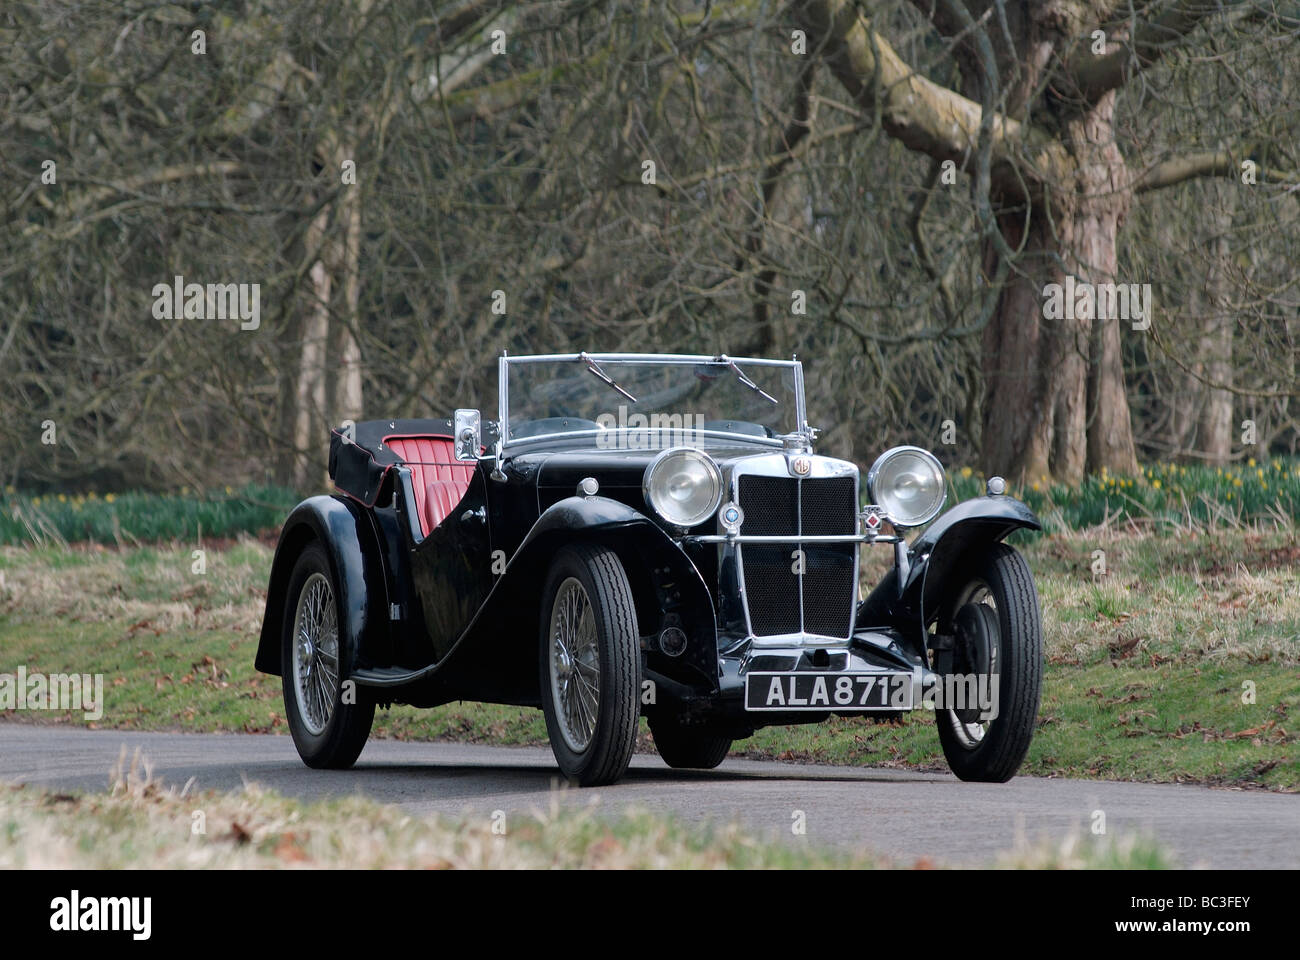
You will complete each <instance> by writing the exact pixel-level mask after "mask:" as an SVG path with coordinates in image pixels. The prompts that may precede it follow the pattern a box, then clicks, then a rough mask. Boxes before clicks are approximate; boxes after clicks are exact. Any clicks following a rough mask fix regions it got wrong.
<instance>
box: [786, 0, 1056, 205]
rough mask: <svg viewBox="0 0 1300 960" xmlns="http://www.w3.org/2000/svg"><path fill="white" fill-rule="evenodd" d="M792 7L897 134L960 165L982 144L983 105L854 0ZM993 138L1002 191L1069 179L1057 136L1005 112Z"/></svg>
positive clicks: (860, 99)
mask: <svg viewBox="0 0 1300 960" xmlns="http://www.w3.org/2000/svg"><path fill="white" fill-rule="evenodd" d="M791 12H792V14H793V16H794V19H795V22H796V23H797V24H798V25H799V26H800V27H802V28H803V29H804V30H806V31H807V32H808V36H809V40H810V41H811V43H812V45H813V46H814V48H816V49H819V51H820V53H821V55H822V57H823V58H824V59H825V60H826V62H827V63H828V64H829V66H830V68H831V70H832V72H833V73H834V74H835V76H836V78H837V79H838V80H839V81H840V83H841V84H842V85H843V86H844V88H845V89H846V90H848V92H849V93H850V94H851V95H852V96H853V98H854V100H856V101H857V103H858V104H859V105H860V106H862V107H863V109H865V110H867V111H868V112H875V111H876V109H877V107H878V108H879V115H880V118H881V125H882V126H883V128H884V130H885V132H886V133H888V134H889V135H890V136H891V137H893V138H894V139H896V140H898V141H899V142H901V143H902V144H903V145H904V146H906V147H908V148H909V149H911V150H915V151H917V152H918V153H924V154H927V155H928V156H931V157H933V158H935V159H936V160H939V161H943V160H952V161H953V162H954V163H956V164H957V165H958V166H962V165H964V164H965V163H966V160H967V159H968V158H969V156H970V155H971V154H972V153H973V152H974V151H975V150H976V149H977V148H978V145H979V135H980V121H981V119H982V117H983V112H982V110H981V109H980V106H979V104H977V103H975V102H974V101H972V100H969V99H967V98H966V97H963V96H962V95H961V94H959V93H956V92H954V91H952V90H949V89H948V88H946V87H942V86H939V85H938V84H936V83H934V82H933V81H931V80H929V79H927V78H926V77H923V76H921V75H920V74H918V73H917V72H916V71H915V70H913V69H912V67H911V66H909V65H908V64H907V63H905V62H904V61H903V59H902V58H901V57H900V56H899V55H898V54H897V53H896V52H895V51H894V48H893V47H891V46H890V45H889V42H888V41H887V40H885V38H884V37H882V36H880V35H879V34H878V33H875V32H874V31H873V30H872V29H871V24H870V21H869V20H867V18H866V17H863V16H861V15H860V14H859V13H858V10H857V8H856V6H855V5H854V3H853V2H852V0H800V2H797V3H795V5H794V6H793V7H792V10H791ZM877 97H879V103H877ZM991 138H992V157H993V162H992V181H993V183H994V184H995V185H996V186H997V187H998V188H999V189H1001V190H1006V191H1013V192H1017V193H1019V192H1021V191H1022V190H1023V188H1024V187H1025V185H1026V184H1029V185H1031V186H1032V185H1035V184H1039V183H1043V182H1047V181H1052V180H1057V179H1061V178H1063V176H1064V174H1065V173H1066V172H1067V171H1068V170H1069V168H1070V166H1071V164H1072V161H1071V160H1070V158H1069V156H1068V154H1067V153H1066V151H1065V149H1064V148H1063V147H1062V146H1061V145H1060V144H1059V143H1057V142H1056V141H1055V140H1054V139H1053V138H1052V137H1050V136H1049V135H1047V134H1046V133H1043V132H1042V131H1039V130H1036V129H1034V128H1033V127H1030V126H1028V125H1026V124H1021V123H1020V122H1018V121H1016V120H1012V119H1010V118H1007V117H1004V116H1001V115H997V116H995V117H994V118H993V122H992V132H991Z"/></svg>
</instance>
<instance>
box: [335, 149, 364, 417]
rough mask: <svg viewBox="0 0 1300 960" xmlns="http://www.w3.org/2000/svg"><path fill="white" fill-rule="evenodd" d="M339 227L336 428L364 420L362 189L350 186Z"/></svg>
mask: <svg viewBox="0 0 1300 960" xmlns="http://www.w3.org/2000/svg"><path fill="white" fill-rule="evenodd" d="M352 155H353V154H352V152H351V151H350V150H348V149H346V148H345V149H342V150H340V151H339V152H338V156H337V158H336V159H337V160H338V164H336V166H335V169H338V168H339V166H341V164H342V161H343V160H345V159H350V158H351V157H352ZM337 206H338V210H337V214H338V216H337V217H336V219H335V223H336V224H337V225H338V229H339V231H340V234H339V235H338V236H336V237H333V238H331V240H330V256H329V260H328V262H329V264H330V269H331V272H332V273H333V274H334V276H335V277H337V278H338V279H339V283H340V284H341V286H342V298H341V300H342V302H341V303H340V304H339V307H340V309H341V311H342V316H341V317H336V318H335V323H334V330H333V334H334V340H335V343H334V351H333V355H334V357H335V358H336V361H337V366H336V368H335V375H334V392H333V397H332V400H333V402H332V403H331V405H330V417H331V420H332V421H333V423H334V424H338V423H341V422H342V421H344V420H360V419H361V418H362V415H363V413H364V410H363V409H362V387H361V345H360V344H359V343H358V342H357V331H358V330H359V329H360V323H361V316H360V311H359V309H358V306H359V303H360V299H361V187H360V185H359V184H351V185H349V186H348V187H347V188H346V189H345V190H344V191H343V193H342V194H341V195H340V196H339V200H338V204H337Z"/></svg>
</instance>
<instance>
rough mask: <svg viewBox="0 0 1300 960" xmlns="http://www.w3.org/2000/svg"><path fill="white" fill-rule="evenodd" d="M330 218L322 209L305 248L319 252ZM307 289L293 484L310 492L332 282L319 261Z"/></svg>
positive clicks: (315, 479)
mask: <svg viewBox="0 0 1300 960" xmlns="http://www.w3.org/2000/svg"><path fill="white" fill-rule="evenodd" d="M328 219H329V208H328V207H327V208H325V209H323V210H321V212H320V213H318V214H317V215H316V219H315V220H313V221H312V223H311V226H310V227H309V228H308V230H307V249H308V250H319V249H320V245H321V242H322V239H323V237H324V233H325V228H326V225H327V223H328ZM308 276H309V278H310V280H311V286H310V289H309V290H308V291H307V292H306V294H305V296H304V301H305V303H304V311H303V319H302V348H301V352H300V353H299V357H298V383H297V386H296V389H295V396H294V425H293V447H294V471H293V479H294V485H295V486H296V487H298V488H299V489H300V490H309V489H312V488H313V487H315V486H316V485H317V484H318V483H319V482H320V479H321V478H320V477H319V476H317V475H315V470H314V469H313V465H314V464H319V462H320V458H319V457H317V456H314V455H313V452H314V451H315V450H317V449H318V448H319V446H320V444H321V432H322V429H323V427H324V425H325V421H326V417H325V358H326V348H327V346H328V344H329V328H330V294H331V292H332V290H333V282H332V280H331V278H330V274H329V271H328V270H327V269H326V268H325V264H324V263H323V262H322V261H321V260H319V259H318V260H317V261H316V262H315V263H313V264H312V265H311V269H310V270H309V271H308Z"/></svg>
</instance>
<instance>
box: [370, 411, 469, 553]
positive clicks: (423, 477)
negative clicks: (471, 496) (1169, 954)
mask: <svg viewBox="0 0 1300 960" xmlns="http://www.w3.org/2000/svg"><path fill="white" fill-rule="evenodd" d="M384 443H386V444H387V445H388V447H389V449H390V450H392V451H393V453H395V454H397V455H398V456H399V457H401V458H402V460H403V461H404V462H405V463H406V466H408V467H410V468H411V487H412V489H414V491H415V512H416V515H417V516H418V517H419V518H420V529H421V530H423V531H424V535H425V536H426V537H427V536H428V535H429V533H430V532H431V531H432V530H433V528H434V527H436V526H437V525H438V524H440V523H442V521H443V519H444V518H445V517H446V516H447V515H448V514H450V513H451V511H452V510H454V509H455V508H456V504H458V503H460V499H461V497H463V496H465V491H466V490H468V489H469V482H470V480H471V479H472V478H473V476H474V464H472V463H465V462H462V461H459V460H457V459H456V447H455V444H454V443H453V442H452V438H451V437H444V436H436V435H432V434H431V435H427V436H421V437H402V436H393V437H384Z"/></svg>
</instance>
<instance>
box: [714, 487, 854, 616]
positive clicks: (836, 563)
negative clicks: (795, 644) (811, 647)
mask: <svg viewBox="0 0 1300 960" xmlns="http://www.w3.org/2000/svg"><path fill="white" fill-rule="evenodd" d="M740 507H741V509H742V510H744V511H745V524H744V528H743V532H744V533H746V534H749V535H753V536H777V537H779V536H795V535H798V534H799V533H800V531H801V530H802V533H803V535H805V536H830V535H833V534H853V533H855V532H856V531H857V522H856V514H857V508H858V505H857V481H856V479H855V478H854V477H851V476H848V477H827V478H818V479H813V480H798V479H795V478H793V477H758V476H742V477H741V478H740ZM797 547H798V544H795V543H790V544H774V545H770V546H769V545H767V544H749V545H745V546H742V547H741V548H740V550H741V564H742V567H743V569H744V581H745V600H746V603H747V604H748V607H749V619H750V624H751V626H752V627H753V629H754V634H755V635H756V636H773V635H775V634H784V633H798V632H799V631H800V630H801V629H802V630H803V631H805V632H807V633H817V634H822V635H825V636H830V637H847V636H849V635H850V634H851V632H852V625H853V606H854V601H855V600H856V598H857V590H856V584H855V582H854V560H855V558H856V551H857V549H858V548H857V545H856V544H853V543H842V544H805V545H804V547H803V572H802V575H800V573H798V572H797V568H796V564H795V560H796V557H795V556H794V551H795V550H796V548H797Z"/></svg>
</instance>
